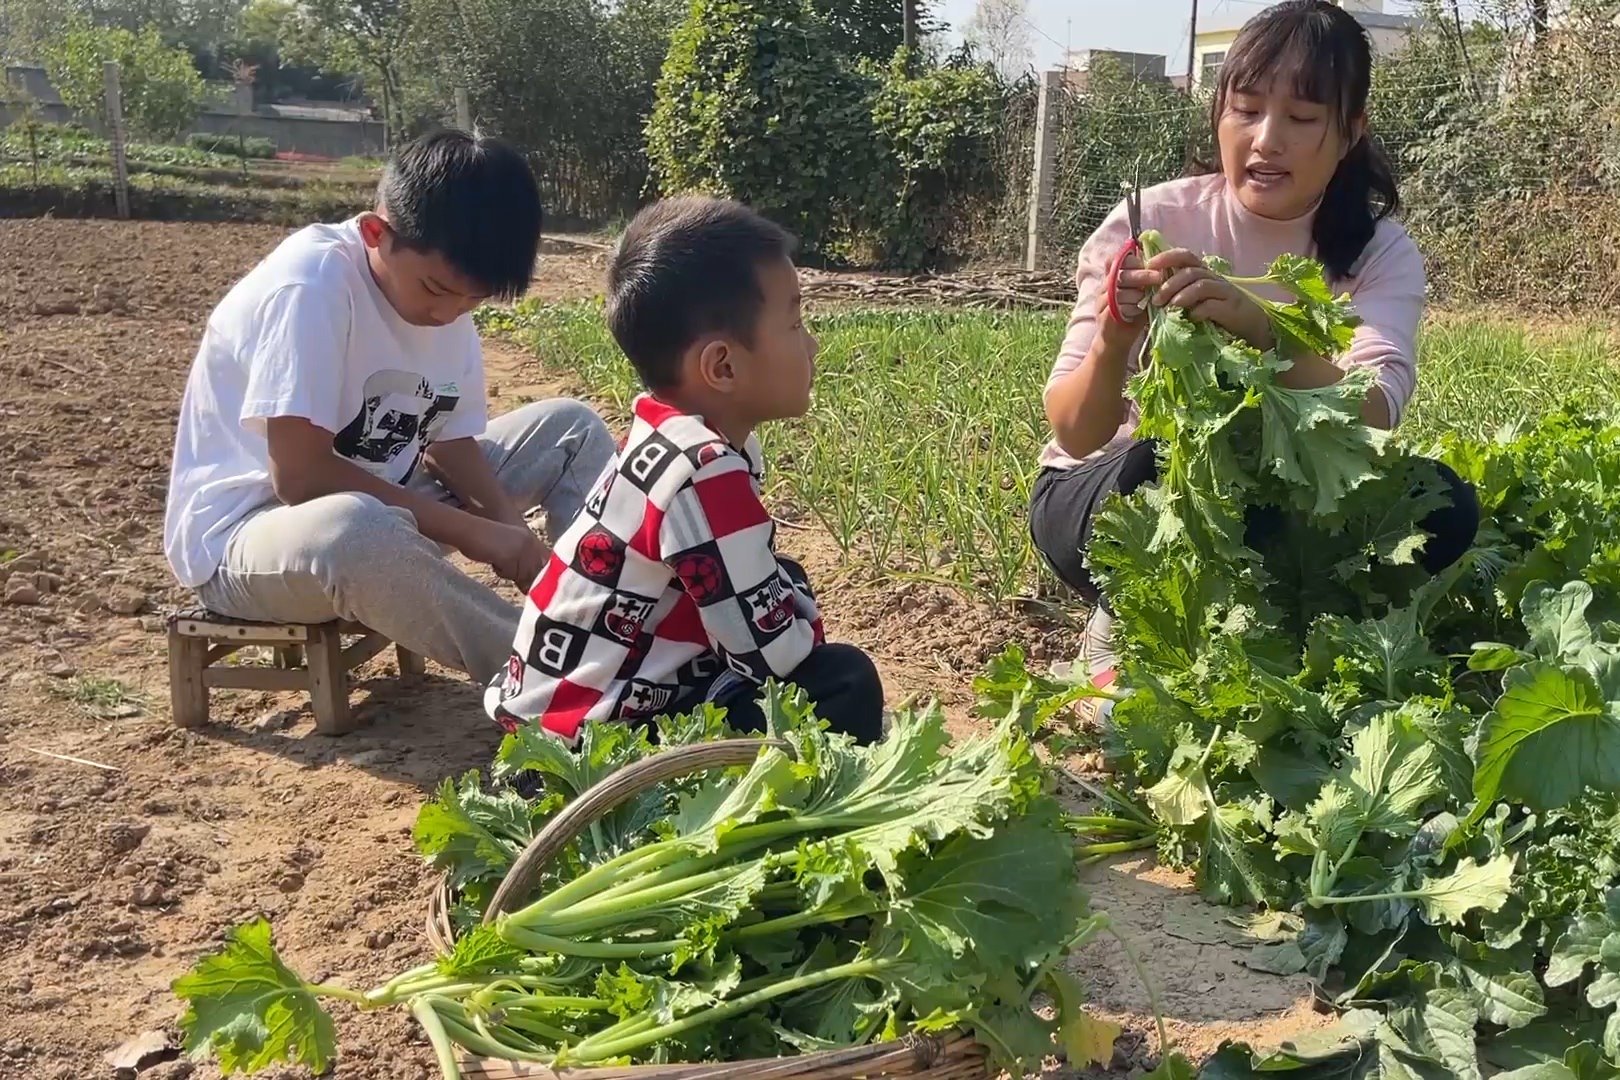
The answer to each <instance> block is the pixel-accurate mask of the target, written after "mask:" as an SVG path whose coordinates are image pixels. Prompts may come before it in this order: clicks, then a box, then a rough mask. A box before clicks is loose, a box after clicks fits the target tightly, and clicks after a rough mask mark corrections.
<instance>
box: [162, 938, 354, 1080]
mask: <svg viewBox="0 0 1620 1080" xmlns="http://www.w3.org/2000/svg"><path fill="white" fill-rule="evenodd" d="M172 989H173V990H174V993H175V995H176V996H178V997H180V998H181V999H182V1000H184V1001H185V1002H186V1004H187V1008H186V1013H185V1015H184V1016H183V1017H181V1019H180V1030H181V1031H182V1032H183V1033H184V1035H185V1049H186V1051H187V1052H188V1053H191V1054H194V1055H203V1054H212V1055H213V1056H214V1057H215V1058H216V1059H218V1061H219V1067H220V1069H221V1070H222V1071H223V1072H224V1073H226V1074H227V1075H229V1074H230V1073H233V1072H237V1071H241V1072H256V1071H258V1070H259V1069H263V1068H266V1067H268V1066H270V1065H273V1064H275V1063H276V1062H288V1063H290V1064H295V1065H305V1066H308V1067H309V1068H310V1069H312V1070H313V1071H315V1072H316V1073H323V1072H325V1071H326V1069H327V1066H328V1065H330V1064H331V1061H332V1055H333V1054H335V1053H336V1052H337V1033H336V1031H335V1030H334V1028H333V1025H332V1018H331V1017H330V1016H328V1015H327V1013H326V1011H325V1010H324V1009H322V1008H321V1006H320V1003H319V1002H318V1001H316V999H315V994H314V992H313V988H312V987H310V985H309V984H307V983H305V982H304V981H303V980H302V979H300V978H299V977H298V976H297V975H295V974H293V972H292V971H291V970H290V969H289V968H288V967H287V966H286V965H285V964H283V963H282V962H281V958H280V957H279V956H277V955H276V950H275V946H274V944H273V943H272V941H271V936H270V924H269V923H268V922H266V921H265V920H263V919H255V920H254V921H253V922H250V923H247V924H245V925H243V926H239V927H237V928H236V929H234V930H232V931H231V934H230V939H229V942H228V944H227V945H226V947H225V949H224V950H223V951H221V952H218V953H214V954H212V955H210V956H205V957H203V958H202V959H201V960H199V961H198V962H197V966H196V967H195V968H193V969H192V971H191V972H190V973H189V974H186V975H182V976H181V977H180V978H178V979H176V980H175V981H174V983H173V986H172Z"/></svg>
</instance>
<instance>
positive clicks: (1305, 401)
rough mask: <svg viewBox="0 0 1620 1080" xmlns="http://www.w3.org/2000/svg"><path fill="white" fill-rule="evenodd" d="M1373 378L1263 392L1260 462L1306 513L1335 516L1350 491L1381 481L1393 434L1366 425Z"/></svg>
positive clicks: (1272, 387) (1353, 377)
mask: <svg viewBox="0 0 1620 1080" xmlns="http://www.w3.org/2000/svg"><path fill="white" fill-rule="evenodd" d="M1318 355H1320V354H1318ZM1370 375H1371V372H1369V371H1367V370H1366V369H1361V373H1360V374H1358V373H1357V372H1351V373H1350V374H1347V375H1346V376H1345V378H1343V379H1341V380H1340V381H1339V382H1337V383H1334V384H1332V385H1331V386H1324V387H1318V388H1315V389H1310V390H1294V389H1290V388H1288V387H1283V386H1277V385H1275V384H1273V385H1269V386H1266V387H1263V388H1262V389H1261V392H1260V410H1261V415H1262V417H1263V427H1262V431H1263V440H1262V445H1261V457H1262V460H1264V461H1265V463H1266V467H1267V469H1268V470H1269V471H1270V472H1271V473H1272V474H1273V475H1275V476H1276V477H1278V478H1279V479H1281V480H1283V481H1285V482H1286V483H1288V484H1290V485H1292V486H1293V489H1294V492H1295V493H1296V494H1295V499H1296V503H1297V504H1298V505H1300V508H1301V509H1305V510H1309V511H1310V512H1311V513H1313V514H1316V515H1317V516H1324V515H1328V514H1332V513H1335V512H1337V511H1338V510H1339V507H1340V503H1341V502H1342V501H1343V500H1344V499H1345V498H1346V497H1347V496H1348V495H1349V494H1350V493H1351V492H1353V491H1355V489H1356V488H1358V487H1360V486H1361V485H1362V484H1365V483H1368V482H1370V481H1373V480H1376V479H1377V478H1378V476H1379V468H1378V465H1377V462H1378V460H1379V458H1380V457H1381V456H1382V455H1383V453H1384V449H1385V447H1386V446H1387V445H1388V443H1389V434H1388V432H1385V431H1381V430H1379V429H1377V428H1374V427H1372V426H1371V425H1368V424H1364V423H1362V422H1361V401H1362V399H1363V398H1365V397H1366V395H1367V388H1368V387H1369V386H1370V385H1371V378H1370Z"/></svg>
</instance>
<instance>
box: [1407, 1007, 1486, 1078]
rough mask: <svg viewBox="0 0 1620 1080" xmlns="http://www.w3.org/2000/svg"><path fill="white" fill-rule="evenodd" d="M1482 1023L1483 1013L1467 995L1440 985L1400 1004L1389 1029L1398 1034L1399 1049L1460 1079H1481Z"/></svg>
mask: <svg viewBox="0 0 1620 1080" xmlns="http://www.w3.org/2000/svg"><path fill="white" fill-rule="evenodd" d="M1478 1023H1479V1010H1478V1009H1477V1008H1475V1006H1474V1003H1473V1000H1472V999H1471V997H1470V995H1469V994H1468V993H1467V992H1465V991H1463V990H1459V989H1453V988H1450V987H1445V986H1440V987H1433V988H1429V989H1426V990H1423V991H1421V992H1419V993H1417V994H1416V995H1415V996H1414V997H1412V998H1409V999H1406V1000H1404V1001H1402V1002H1400V1003H1399V1004H1398V1005H1397V1006H1396V1007H1395V1008H1394V1009H1392V1010H1391V1011H1390V1013H1389V1017H1388V1030H1390V1031H1391V1032H1392V1033H1396V1034H1397V1037H1398V1043H1397V1046H1396V1047H1395V1048H1396V1049H1399V1050H1404V1051H1406V1052H1408V1053H1410V1054H1412V1055H1415V1056H1416V1057H1418V1058H1422V1059H1427V1060H1429V1061H1434V1062H1438V1063H1439V1064H1441V1065H1443V1066H1444V1067H1445V1070H1446V1074H1447V1075H1449V1076H1453V1077H1457V1078H1459V1080H1479V1077H1480V1070H1479V1053H1478V1051H1477V1050H1476V1049H1475V1046H1474V1027H1475V1025H1476V1024H1478Z"/></svg>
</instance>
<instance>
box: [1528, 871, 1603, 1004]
mask: <svg viewBox="0 0 1620 1080" xmlns="http://www.w3.org/2000/svg"><path fill="white" fill-rule="evenodd" d="M1616 894H1620V889H1617V890H1616ZM1617 930H1620V926H1617V925H1616V924H1615V922H1614V921H1613V920H1612V919H1611V917H1610V916H1609V915H1608V914H1607V913H1604V912H1591V913H1588V914H1585V915H1582V916H1580V917H1579V918H1577V919H1576V920H1575V921H1574V922H1573V923H1571V924H1570V926H1569V928H1568V929H1567V930H1565V931H1564V932H1563V933H1562V934H1561V935H1559V938H1558V940H1557V941H1556V942H1555V943H1554V944H1553V948H1552V956H1551V958H1550V959H1549V960H1548V962H1547V971H1546V974H1545V975H1544V976H1542V977H1543V978H1544V979H1545V980H1546V982H1547V985H1548V986H1564V985H1566V984H1568V983H1572V982H1574V981H1575V980H1576V979H1579V978H1580V977H1581V974H1582V973H1583V972H1584V971H1585V970H1586V969H1587V967H1588V966H1590V965H1592V964H1596V963H1598V962H1599V960H1600V958H1601V957H1602V953H1603V942H1604V941H1605V940H1606V939H1607V938H1608V937H1609V935H1610V934H1612V933H1615V932H1616V931H1617Z"/></svg>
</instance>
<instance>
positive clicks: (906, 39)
mask: <svg viewBox="0 0 1620 1080" xmlns="http://www.w3.org/2000/svg"><path fill="white" fill-rule="evenodd" d="M891 10H893V9H891ZM900 27H901V39H900V40H901V42H902V43H903V44H904V45H905V47H906V48H907V49H908V50H914V49H916V48H917V0H900Z"/></svg>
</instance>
